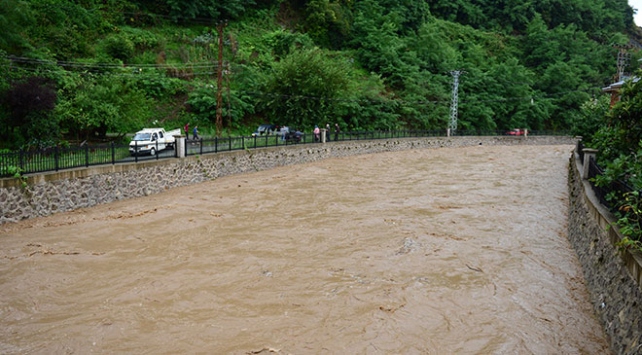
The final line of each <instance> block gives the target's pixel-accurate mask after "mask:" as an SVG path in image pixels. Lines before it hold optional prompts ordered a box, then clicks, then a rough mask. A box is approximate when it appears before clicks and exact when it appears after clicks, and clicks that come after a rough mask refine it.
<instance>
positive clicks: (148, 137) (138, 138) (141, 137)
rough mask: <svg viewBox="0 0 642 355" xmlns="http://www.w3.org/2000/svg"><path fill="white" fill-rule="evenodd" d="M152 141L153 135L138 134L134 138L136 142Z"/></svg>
mask: <svg viewBox="0 0 642 355" xmlns="http://www.w3.org/2000/svg"><path fill="white" fill-rule="evenodd" d="M151 139H152V135H151V133H136V135H135V136H134V139H133V140H135V141H149V140H151Z"/></svg>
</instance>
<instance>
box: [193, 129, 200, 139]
mask: <svg viewBox="0 0 642 355" xmlns="http://www.w3.org/2000/svg"><path fill="white" fill-rule="evenodd" d="M192 139H193V140H197V139H199V137H198V126H194V130H193V131H192Z"/></svg>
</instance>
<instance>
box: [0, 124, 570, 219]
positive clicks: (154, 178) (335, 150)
mask: <svg viewBox="0 0 642 355" xmlns="http://www.w3.org/2000/svg"><path fill="white" fill-rule="evenodd" d="M479 144H486V145H516V144H529V145H530V144H575V139H573V138H570V137H540V136H530V137H528V138H524V137H429V138H394V139H385V140H369V141H365V140H363V141H343V142H331V143H325V144H305V145H303V144H301V145H290V146H281V147H273V148H263V149H254V150H246V151H245V150H244V151H233V152H224V153H218V154H207V155H202V156H190V157H187V158H182V159H175V158H174V159H163V160H157V161H147V162H139V163H123V164H116V165H104V166H97V167H89V168H79V169H72V170H65V171H60V172H51V173H44V174H33V175H30V176H26V177H25V179H15V178H8V179H0V224H2V223H7V222H16V221H19V220H22V219H27V218H33V217H38V216H47V215H50V214H52V213H56V212H62V211H71V210H74V209H77V208H84V207H90V206H94V205H97V204H102V203H109V202H113V201H116V200H122V199H127V198H132V197H138V196H147V195H150V194H154V193H159V192H161V191H164V190H166V189H170V188H173V187H178V186H185V185H189V184H195V183H199V182H203V181H206V180H212V179H216V178H218V177H221V176H226V175H231V174H241V173H246V172H251V171H259V170H265V169H271V168H275V167H278V166H284V165H291V164H299V163H307V162H311V161H316V160H320V159H326V158H331V157H342V156H348V155H356V154H370V153H378V152H390V151H401V150H411V149H421V148H439V147H459V146H470V145H479Z"/></svg>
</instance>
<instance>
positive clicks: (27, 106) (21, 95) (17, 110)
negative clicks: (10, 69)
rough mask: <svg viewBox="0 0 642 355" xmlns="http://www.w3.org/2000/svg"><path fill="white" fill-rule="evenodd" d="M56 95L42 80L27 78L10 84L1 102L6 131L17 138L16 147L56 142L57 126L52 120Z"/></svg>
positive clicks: (45, 81) (47, 83)
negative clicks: (23, 144) (6, 111)
mask: <svg viewBox="0 0 642 355" xmlns="http://www.w3.org/2000/svg"><path fill="white" fill-rule="evenodd" d="M56 100H57V95H56V91H55V88H54V87H53V85H52V83H51V82H50V81H49V80H47V79H45V78H42V77H29V78H27V79H26V80H25V81H23V82H16V83H14V84H13V85H12V86H11V88H10V89H9V90H8V91H7V92H6V93H5V97H4V102H5V105H6V107H8V109H9V112H10V115H9V116H8V117H6V118H7V122H5V124H6V125H7V128H8V130H9V131H10V133H11V132H13V133H14V134H16V136H17V137H19V142H20V143H30V144H31V143H33V144H37V145H40V144H41V142H45V141H47V142H50V141H53V142H56V141H57V140H58V138H59V130H58V125H57V123H56V122H55V120H53V119H52V111H53V110H54V108H55V107H56Z"/></svg>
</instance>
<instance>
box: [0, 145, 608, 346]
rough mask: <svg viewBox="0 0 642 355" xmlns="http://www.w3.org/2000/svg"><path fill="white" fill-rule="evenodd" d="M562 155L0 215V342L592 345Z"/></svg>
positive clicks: (404, 164)
mask: <svg viewBox="0 0 642 355" xmlns="http://www.w3.org/2000/svg"><path fill="white" fill-rule="evenodd" d="M572 149H573V146H566V145H564V146H510V147H508V146H475V147H468V148H441V149H426V150H415V151H406V152H396V153H381V154H372V155H363V156H354V157H347V158H338V159H328V160H323V161H318V162H314V163H310V164H304V165H297V166H287V167H280V168H277V169H273V170H269V171H262V172H256V173H251V174H245V175H237V176H229V177H224V178H220V179H217V180H214V181H211V182H206V183H202V184H198V185H193V186H187V187H183V188H176V189H172V190H169V191H166V192H165V193H162V194H157V195H153V196H149V197H144V198H137V199H131V200H126V201H120V202H116V203H112V204H108V205H102V206H97V207H95V208H89V209H82V210H78V211H75V212H71V213H60V214H57V215H53V216H50V217H45V218H37V219H32V220H27V221H23V222H20V223H14V224H7V225H2V226H0V253H1V254H0V307H1V308H0V353H2V354H72V353H73V354H89V353H103V354H106V353H109V354H111V353H130V354H187V353H192V354H194V353H203V354H270V353H271V354H455V353H456V354H604V353H608V352H609V348H608V342H607V340H606V337H605V335H604V332H603V331H602V329H601V327H600V325H599V324H598V321H597V319H596V317H595V316H594V314H593V311H592V306H591V304H590V300H589V296H588V291H587V289H586V286H585V281H584V279H583V276H582V273H581V269H580V266H579V264H578V261H577V258H576V255H575V253H574V251H573V249H572V248H571V246H570V244H569V242H568V241H567V238H566V233H567V204H568V195H567V166H568V158H569V156H570V152H571V150H572Z"/></svg>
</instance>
